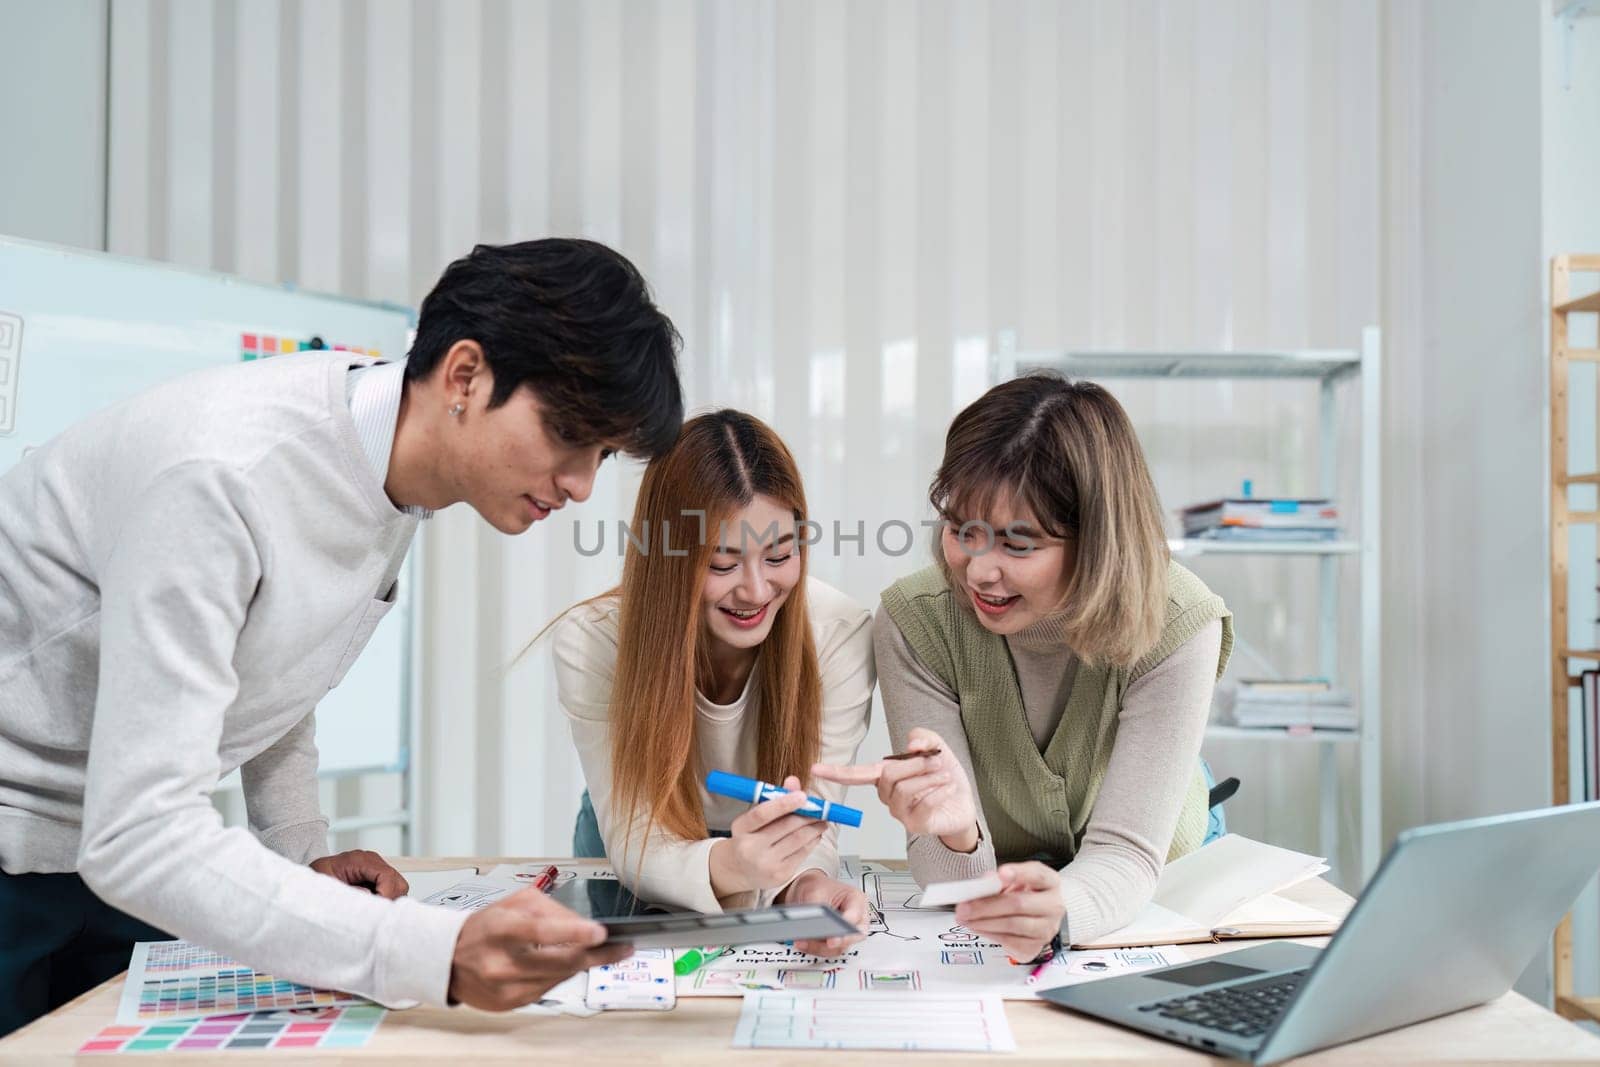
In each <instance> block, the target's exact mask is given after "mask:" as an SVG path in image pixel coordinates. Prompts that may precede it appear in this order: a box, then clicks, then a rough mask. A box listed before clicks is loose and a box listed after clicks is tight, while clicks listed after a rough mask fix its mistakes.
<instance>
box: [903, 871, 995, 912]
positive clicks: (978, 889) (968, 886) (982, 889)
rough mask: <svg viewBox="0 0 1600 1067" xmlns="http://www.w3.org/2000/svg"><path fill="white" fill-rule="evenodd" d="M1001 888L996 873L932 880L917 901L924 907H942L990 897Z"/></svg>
mask: <svg viewBox="0 0 1600 1067" xmlns="http://www.w3.org/2000/svg"><path fill="white" fill-rule="evenodd" d="M1001 888H1002V886H1001V884H1000V876H999V875H998V874H984V875H979V876H978V877H977V878H967V879H965V880H963V881H960V882H934V883H933V884H932V885H930V886H928V888H926V889H924V890H923V891H922V898H921V900H920V901H919V903H921V905H922V906H923V907H925V908H943V907H948V906H950V905H952V904H960V903H961V902H962V901H964V900H978V899H979V898H981V897H992V896H994V895H995V894H996V893H998V892H1000V890H1001Z"/></svg>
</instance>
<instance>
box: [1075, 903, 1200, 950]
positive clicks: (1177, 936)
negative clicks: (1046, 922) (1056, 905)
mask: <svg viewBox="0 0 1600 1067" xmlns="http://www.w3.org/2000/svg"><path fill="white" fill-rule="evenodd" d="M1067 921H1068V929H1069V930H1070V929H1071V918H1070V917H1069V918H1068V920H1067ZM1210 940H1211V927H1209V926H1200V925H1197V924H1196V923H1195V922H1194V921H1193V920H1192V919H1190V918H1188V917H1187V916H1183V915H1179V914H1178V913H1177V912H1175V911H1169V910H1168V909H1166V908H1163V907H1162V906H1161V905H1160V904H1156V903H1154V902H1151V903H1149V904H1146V905H1145V906H1144V910H1143V911H1141V912H1139V914H1138V915H1137V916H1136V917H1135V918H1134V920H1133V922H1131V923H1129V924H1128V925H1127V926H1124V927H1122V928H1120V929H1117V930H1112V931H1110V932H1108V933H1104V934H1101V935H1100V936H1099V937H1097V938H1095V939H1094V940H1092V941H1074V942H1073V943H1072V947H1073V948H1130V947H1134V946H1143V945H1181V944H1184V943H1186V942H1194V941H1210Z"/></svg>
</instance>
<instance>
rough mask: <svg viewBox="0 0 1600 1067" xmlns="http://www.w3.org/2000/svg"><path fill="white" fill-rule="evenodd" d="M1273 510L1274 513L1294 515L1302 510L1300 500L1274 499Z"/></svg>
mask: <svg viewBox="0 0 1600 1067" xmlns="http://www.w3.org/2000/svg"><path fill="white" fill-rule="evenodd" d="M1271 510H1272V513H1273V514H1274V515H1293V514H1294V513H1295V512H1297V511H1299V510H1300V502H1299V501H1298V500H1274V501H1273V502H1272V505H1271Z"/></svg>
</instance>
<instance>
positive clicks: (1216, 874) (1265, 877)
mask: <svg viewBox="0 0 1600 1067" xmlns="http://www.w3.org/2000/svg"><path fill="white" fill-rule="evenodd" d="M1327 869H1328V865H1327V864H1326V863H1324V862H1323V861H1322V859H1321V858H1319V857H1317V856H1308V855H1306V854H1305V853H1303V852H1294V851H1292V850H1290V849H1287V848H1278V847H1277V846H1275V845H1264V844H1262V843H1261V842H1259V841H1252V840H1251V839H1250V838H1248V837H1241V836H1240V835H1238V834H1228V835H1226V836H1224V837H1221V838H1218V839H1217V840H1215V841H1213V842H1211V844H1209V845H1206V846H1205V847H1203V848H1199V849H1196V850H1195V851H1193V852H1191V853H1189V854H1188V855H1187V856H1184V857H1183V858H1181V859H1177V860H1174V861H1173V862H1171V863H1169V864H1167V866H1166V868H1165V869H1164V870H1163V871H1162V872H1161V880H1160V882H1158V883H1157V885H1156V893H1155V902H1156V903H1157V904H1160V905H1161V906H1162V907H1164V908H1166V909H1168V910H1169V911H1175V912H1177V913H1178V914H1180V915H1183V916H1186V917H1187V918H1189V919H1190V920H1192V921H1193V922H1194V923H1196V924H1198V925H1200V926H1204V927H1205V928H1206V929H1208V930H1209V929H1211V928H1213V927H1216V926H1218V925H1220V924H1221V923H1222V921H1223V919H1225V918H1226V917H1227V916H1228V915H1230V914H1231V913H1232V912H1234V911H1236V910H1238V909H1239V908H1241V907H1243V906H1244V905H1245V904H1247V903H1249V902H1250V901H1252V900H1255V899H1257V898H1258V897H1264V896H1266V895H1267V894H1268V893H1276V892H1277V891H1278V890H1280V889H1287V888H1289V887H1290V886H1292V885H1296V884H1298V883H1300V882H1303V881H1305V880H1306V879H1307V878H1313V877H1315V876H1316V875H1319V874H1321V873H1323V872H1324V871H1326V870H1327Z"/></svg>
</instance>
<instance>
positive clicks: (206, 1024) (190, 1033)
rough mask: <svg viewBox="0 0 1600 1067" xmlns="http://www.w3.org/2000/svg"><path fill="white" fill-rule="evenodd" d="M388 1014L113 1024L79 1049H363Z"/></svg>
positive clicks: (364, 1011) (293, 1013) (286, 1014)
mask: <svg viewBox="0 0 1600 1067" xmlns="http://www.w3.org/2000/svg"><path fill="white" fill-rule="evenodd" d="M384 1014H385V1012H384V1009H382V1008H380V1007H379V1006H378V1005H376V1004H352V1005H349V1006H346V1007H336V1008H294V1009H291V1010H288V1011H263V1012H254V1013H252V1014H249V1015H221V1016H216V1017H214V1018H210V1019H188V1020H185V1021H182V1022H169V1023H152V1024H149V1025H145V1026H108V1027H106V1028H105V1029H104V1030H101V1031H100V1032H99V1033H98V1034H96V1035H95V1036H94V1037H92V1038H90V1039H89V1040H88V1041H85V1042H84V1043H83V1045H82V1046H80V1047H79V1049H78V1052H79V1054H80V1055H95V1054H101V1053H113V1052H129V1053H139V1052H243V1051H250V1052H261V1051H270V1050H275V1049H282V1050H287V1049H296V1050H304V1049H311V1048H326V1049H350V1048H364V1047H366V1044H367V1042H368V1041H370V1040H372V1035H373V1033H374V1032H375V1031H376V1030H377V1029H378V1024H379V1023H381V1022H382V1021H383V1016H384Z"/></svg>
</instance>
